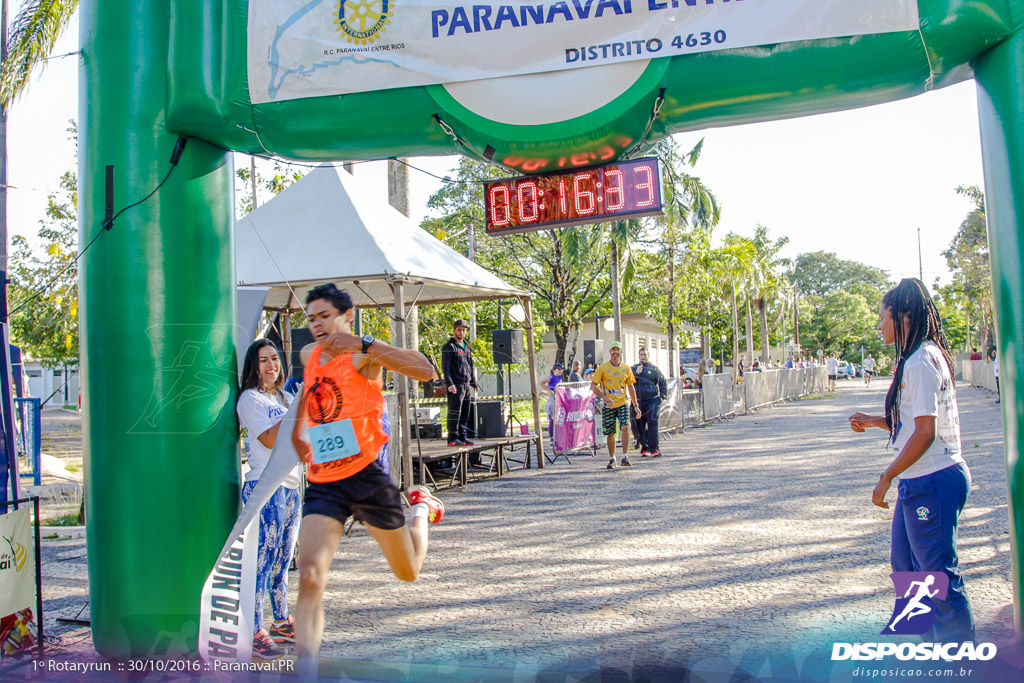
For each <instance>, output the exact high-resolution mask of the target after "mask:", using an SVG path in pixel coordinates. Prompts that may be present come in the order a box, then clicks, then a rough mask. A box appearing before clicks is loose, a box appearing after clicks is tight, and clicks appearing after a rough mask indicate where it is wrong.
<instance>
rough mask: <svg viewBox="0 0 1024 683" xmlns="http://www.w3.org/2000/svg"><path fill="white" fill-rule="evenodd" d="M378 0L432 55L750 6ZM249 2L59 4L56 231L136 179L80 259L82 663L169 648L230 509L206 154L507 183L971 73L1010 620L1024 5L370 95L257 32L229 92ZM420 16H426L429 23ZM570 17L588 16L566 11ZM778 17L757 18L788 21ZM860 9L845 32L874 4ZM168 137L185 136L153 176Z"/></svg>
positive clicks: (683, 44)
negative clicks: (69, 37) (391, 167)
mask: <svg viewBox="0 0 1024 683" xmlns="http://www.w3.org/2000/svg"><path fill="white" fill-rule="evenodd" d="M278 2H279V3H280V4H281V5H294V7H295V8H296V12H297V13H298V12H299V11H301V12H303V13H305V12H313V11H324V12H335V13H336V12H337V7H338V3H337V2H335V1H334V0H330V1H328V0H304V1H300V0H292V1H286V0H278ZM378 2H380V3H381V6H382V7H383V6H385V5H387V6H389V8H390V11H391V15H390V18H391V20H392V23H397V22H398V19H399V14H400V13H401V12H402V11H405V9H403V8H410V9H408V11H409V12H413V11H414V10H416V9H417V7H418V10H419V11H420V12H421V14H420V15H418V16H420V17H421V18H422V22H421V24H420V25H421V26H422V29H421V30H422V31H424V32H425V33H429V32H430V31H431V30H433V32H434V33H437V34H438V37H437V38H436V39H433V37H432V36H430V37H431V38H432V39H433V40H434V41H435V44H436V46H437V49H438V50H443V45H446V44H447V43H445V40H446V39H447V38H448V37H449V32H453V37H455V38H459V39H466V40H470V39H481V38H482V39H485V40H490V39H491V38H492V37H496V36H497V34H498V33H499V31H498V30H497V29H496V25H498V24H500V23H501V22H499V21H498V17H503V19H502V21H503V22H506V23H505V24H504V27H505V28H509V27H512V26H513V24H512V20H513V19H515V26H514V28H515V30H517V31H519V33H516V34H515V36H519V35H526V33H527V32H526V24H527V23H529V22H531V21H532V22H533V23H534V24H539V23H543V22H547V24H548V26H546V27H545V30H554V31H562V30H563V29H564V30H565V31H568V30H569V29H570V28H571V29H572V30H576V29H577V28H579V27H580V26H587V27H589V26H591V25H596V22H597V19H596V14H597V13H598V12H599V11H600V12H603V13H604V14H605V15H607V16H609V17H610V16H613V15H614V16H615V17H620V16H622V17H625V16H626V15H634V16H639V15H640V14H643V13H650V14H653V13H655V12H676V13H682V12H686V11H697V10H698V9H699V10H701V11H708V8H707V7H706V6H707V5H711V6H713V8H717V9H718V10H721V11H723V12H724V11H725V10H730V11H733V12H738V11H740V10H743V11H749V12H755V11H756V10H757V9H758V7H760V6H765V5H766V3H765V2H763V0H733V1H732V3H731V4H730V3H729V2H728V0H725V1H724V2H723V1H719V2H715V1H714V0H700V2H699V3H698V2H697V1H696V0H675V1H674V2H673V1H672V0H664V1H659V0H621V1H616V0H598V1H597V2H593V0H591V1H590V2H585V3H584V2H582V1H580V0H577V1H576V2H571V3H567V2H561V3H552V2H548V3H546V4H541V3H530V6H531V7H533V8H534V10H536V12H535V13H533V14H531V15H530V16H527V14H526V13H527V12H533V11H534V10H527V9H523V8H522V7H521V5H522V3H513V4H512V5H509V7H510V8H511V9H502V8H501V7H500V6H499V5H500V0H499V2H495V3H494V6H493V8H491V10H488V12H490V13H489V14H486V15H484V14H482V13H481V12H483V10H479V11H478V10H476V9H475V8H474V7H469V6H467V7H465V8H460V7H457V6H444V7H442V6H440V5H437V6H436V7H434V8H433V10H431V8H430V7H429V6H426V3H425V1H424V2H420V1H418V0H407V1H406V2H405V3H404V4H398V5H396V4H394V3H387V2H383V0H378ZM818 2H824V0H818ZM257 4H259V5H266V4H267V0H251V1H247V0H147V1H146V2H115V1H111V0H103V1H102V2H101V1H100V0H82V2H81V7H80V9H81V19H80V26H81V53H82V60H81V63H82V67H81V95H80V97H81V101H80V112H79V121H80V125H81V132H80V134H81V140H82V144H81V145H80V150H81V154H80V169H79V170H80V172H79V183H80V185H79V198H80V205H79V208H80V216H81V223H80V226H81V227H80V235H79V239H80V244H88V243H90V242H91V241H92V240H93V239H94V238H96V237H97V233H98V232H100V231H102V230H103V227H102V225H103V222H104V219H105V218H106V217H107V216H108V215H109V214H107V207H108V205H109V204H110V202H109V201H108V194H107V183H106V180H105V179H106V178H107V174H108V170H110V171H112V177H113V183H112V190H113V198H114V200H113V204H112V205H113V206H114V207H120V206H124V205H126V204H129V203H131V202H134V201H136V200H138V199H141V198H142V197H144V196H145V195H147V194H148V193H149V192H150V191H151V190H153V188H155V187H157V186H158V185H160V188H159V190H158V191H157V192H156V193H155V195H154V196H153V197H152V198H151V199H150V200H149V201H147V202H145V203H142V204H141V205H139V206H138V207H136V208H133V209H132V210H131V211H127V212H125V213H124V214H123V215H121V216H119V217H118V218H117V219H116V221H115V222H114V224H113V226H112V229H111V230H109V231H108V232H107V233H106V234H104V235H102V236H100V239H98V240H97V241H96V244H95V245H94V246H93V247H92V248H91V249H90V251H89V253H88V255H87V257H86V258H84V259H83V262H82V264H81V266H80V269H81V270H80V277H81V298H82V306H81V310H82V318H81V339H82V349H81V367H82V376H83V393H84V395H83V405H84V406H85V417H84V434H85V452H86V457H85V463H86V468H85V478H86V492H87V493H86V501H87V504H88V514H87V519H88V535H89V578H90V590H91V612H92V629H93V638H94V643H95V646H96V649H97V650H98V651H99V652H100V653H102V654H104V655H107V656H112V657H137V656H173V655H181V654H187V653H194V651H195V647H196V634H197V628H198V618H197V611H198V610H197V606H198V603H199V600H198V597H199V595H200V591H201V587H202V584H203V581H204V579H205V577H206V574H207V572H208V571H209V570H210V568H211V565H212V563H213V560H214V559H215V558H216V556H217V553H218V551H219V550H220V547H221V544H222V543H223V541H224V539H225V536H226V534H227V532H228V531H229V530H230V528H231V526H232V524H233V522H234V521H235V518H236V515H237V512H238V496H239V473H238V468H237V436H238V435H237V425H236V421H235V415H234V405H235V398H236V396H235V393H236V389H235V382H236V375H235V371H234V370H235V368H236V361H235V352H234V348H235V344H234V340H235V335H236V332H235V328H234V321H235V304H234V301H235V297H234V284H235V282H234V263H233V258H234V244H233V230H232V220H233V218H232V216H233V211H232V207H233V201H232V193H233V173H232V171H233V169H232V164H231V158H230V156H229V151H230V150H240V151H243V152H250V153H271V154H277V155H281V156H285V157H289V158H293V159H307V160H317V159H346V160H354V159H366V158H379V157H386V156H396V155H402V156H412V155H433V154H438V155H440V154H452V153H462V154H467V155H471V156H475V157H478V158H484V159H488V160H493V161H494V162H496V163H500V164H503V165H505V166H507V167H510V168H514V169H517V170H521V171H526V172H531V171H542V170H553V169H556V168H559V167H562V166H567V165H568V166H578V165H586V164H592V163H598V162H600V161H607V160H612V159H618V158H621V157H622V156H623V155H626V154H630V153H633V152H634V151H643V149H644V148H646V147H647V146H649V145H650V144H651V143H653V142H655V141H656V140H657V139H659V138H661V137H663V136H666V135H669V134H671V133H676V132H681V131H687V130H698V129H703V128H707V127H713V126H726V125H734V124H741V123H748V122H754V121H764V120H768V119H781V118H787V117H794V116H801V115H806V114H814V113H819V112H826V111H834V110H839V109H847V108H852V107H860V106H865V105H871V104H875V103H880V102H885V101H889V100H894V99H898V98H903V97H909V96H912V95H916V94H918V93H922V92H925V91H927V90H929V89H932V88H938V87H943V86H946V85H950V84H953V83H956V82H959V81H963V80H966V79H970V78H975V79H976V80H977V82H978V88H979V103H980V104H979V109H980V112H979V116H980V119H981V133H982V145H983V152H984V168H985V185H986V188H985V189H986V198H987V202H988V205H987V215H988V220H989V238H990V241H991V253H992V269H993V278H994V286H993V291H994V294H995V301H996V306H997V316H996V318H997V337H998V344H999V350H1000V359H1001V375H1002V377H1003V391H1004V394H1003V398H1004V400H1003V402H1002V406H1003V411H1004V420H1005V422H1004V423H1005V425H1006V427H1005V429H1006V454H1007V474H1008V481H1009V490H1010V524H1011V544H1012V555H1013V567H1014V574H1013V586H1014V615H1015V620H1016V627H1017V631H1018V634H1020V633H1021V602H1022V597H1021V596H1022V591H1024V575H1022V568H1024V548H1022V546H1021V533H1022V530H1024V460H1022V459H1021V458H1020V455H1021V452H1022V444H1021V443H1020V441H1019V439H1018V434H1019V433H1020V431H1021V428H1022V427H1024V380H1022V377H1021V374H1020V373H1019V370H1018V368H1019V367H1020V364H1021V360H1022V356H1024V346H1022V338H1024V272H1022V270H1021V257H1022V250H1024V242H1022V239H1021V236H1022V234H1024V214H1022V213H1021V212H1022V210H1024V207H1022V206H1021V203H1022V202H1024V186H1022V183H1024V129H1022V127H1021V124H1020V122H1021V121H1022V120H1024V32H1022V25H1024V0H989V1H981V0H920V1H919V2H917V3H916V7H914V4H915V3H913V2H912V1H911V2H907V0H872V2H868V0H864V3H863V6H865V7H866V6H868V5H871V6H873V7H885V6H887V5H889V6H894V7H897V9H898V8H899V7H900V6H906V5H909V6H910V8H912V9H913V10H914V11H915V12H916V15H917V18H916V20H914V24H915V25H913V26H902V27H896V28H893V27H891V26H888V27H886V28H885V29H884V30H879V31H873V30H870V28H869V29H868V30H861V31H859V32H857V34H856V35H853V33H852V32H851V33H849V34H843V33H838V34H835V33H824V34H822V35H824V36H825V37H820V38H818V37H811V38H807V39H802V38H801V39H796V40H793V39H791V38H787V39H786V40H781V41H780V40H777V39H770V40H764V41H761V42H758V41H757V40H753V41H751V40H747V41H746V42H743V43H740V44H738V45H736V46H730V45H729V44H728V43H726V42H725V33H724V31H723V33H722V38H723V41H722V42H723V44H722V46H721V47H722V48H723V49H716V50H710V51H704V52H699V51H697V50H696V49H693V50H691V49H689V48H690V47H693V46H691V45H690V44H689V43H691V42H692V43H694V46H695V45H697V44H699V43H700V42H701V41H702V40H704V39H703V38H702V36H701V33H702V31H696V32H695V35H694V37H692V38H691V37H690V35H689V34H687V35H686V36H680V39H679V43H678V45H676V46H673V45H672V41H671V40H669V39H666V40H664V41H663V42H662V43H661V48H659V49H658V50H655V48H657V47H658V44H657V43H653V42H644V41H632V45H633V46H634V47H635V48H636V49H637V50H643V51H646V52H645V54H644V56H643V59H635V58H634V59H624V60H621V63H614V64H612V63H609V64H604V62H606V61H614V60H603V58H602V59H598V63H599V64H602V65H601V66H598V67H597V68H596V69H575V68H574V67H576V66H582V65H581V64H577V63H575V62H578V61H579V60H581V59H583V58H584V57H587V58H591V57H595V58H596V57H598V55H599V52H601V50H596V49H595V50H590V49H589V47H595V48H600V47H601V46H600V45H597V44H596V43H595V44H593V45H589V46H588V43H585V42H580V41H577V43H578V47H577V43H573V44H572V45H571V46H570V47H567V48H566V49H565V55H564V63H565V68H560V69H555V70H554V71H552V70H551V69H548V70H547V71H546V72H545V73H541V74H536V73H535V74H532V75H531V74H529V73H526V74H510V75H507V76H503V77H500V78H495V79H492V80H490V81H484V82H479V81H478V82H476V83H474V82H472V81H471V82H468V83H450V84H449V83H447V82H446V81H444V80H438V81H436V82H427V83H422V84H418V85H410V86H406V87H398V88H396V87H390V88H387V87H386V86H387V85H388V84H389V83H390V82H391V81H390V80H389V79H386V80H384V81H382V82H380V83H378V84H377V85H375V86H373V87H375V88H377V89H372V88H371V89H369V90H364V91H361V92H344V93H343V94H333V95H320V96H305V95H302V94H301V92H302V91H301V89H300V90H299V91H297V92H299V94H298V95H295V94H292V95H288V96H283V95H282V94H281V93H282V92H283V91H284V90H287V88H289V87H291V86H292V85H295V84H298V85H303V84H304V83H305V80H306V76H307V74H305V73H303V72H302V69H292V70H289V69H288V68H287V64H286V63H285V62H284V61H282V60H280V59H277V57H278V55H277V43H274V45H270V46H265V45H260V46H257V47H256V50H255V52H256V54H257V58H256V61H257V62H260V61H261V59H262V55H264V54H265V56H266V59H262V61H263V63H264V65H267V64H270V65H271V66H272V67H273V68H274V69H277V71H273V70H272V71H273V73H272V74H271V77H270V79H269V82H270V86H269V87H266V88H264V87H262V86H261V87H260V88H259V89H257V88H256V87H255V86H253V88H252V91H250V85H249V84H250V82H256V81H255V80H253V78H254V73H253V72H251V70H250V69H249V67H248V66H247V64H248V62H247V59H250V57H247V55H248V54H249V49H250V46H249V45H248V42H249V38H248V35H249V34H248V32H247V31H248V28H249V22H250V19H251V17H250V16H249V14H250V5H252V6H254V7H255V6H256V5H257ZM790 4H794V5H797V6H799V5H801V0H792V2H791V3H790ZM802 4H803V5H807V4H808V3H807V2H803V3H802ZM811 4H813V3H811ZM826 4H828V3H826ZM831 4H832V5H834V6H836V5H841V4H842V3H838V2H834V1H833V2H832V3H831ZM847 4H848V5H850V6H858V7H860V6H861V5H862V3H861V2H858V3H847ZM513 5H514V7H513ZM413 6H417V7H413ZM563 6H564V7H563ZM776 6H778V5H776ZM538 8H540V9H538ZM442 10H443V11H445V12H447V16H445V15H443V14H434V13H433V12H440V11H442ZM492 10H493V11H492ZM616 10H618V11H616ZM627 10H628V11H627ZM460 11H461V12H462V14H459V12H460ZM584 11H586V12H593V13H594V14H593V15H592V17H587V18H584V17H583V12H584ZM864 11H867V10H864ZM520 12H522V13H523V14H519V13H520ZM545 13H546V14H545ZM385 14H386V13H385ZM890 14H892V13H890ZM897 14H898V12H897ZM510 15H512V18H510ZM573 15H575V20H574V21H573V22H572V23H571V24H570V20H569V19H567V18H566V17H572V16H573ZM538 16H540V17H541V19H540V20H538V19H537V17H538ZM680 16H682V15H681V14H680ZM708 16H714V15H708ZM802 16H804V15H799V14H794V15H792V16H789V17H783V18H782V19H780V20H779V23H783V24H784V23H786V22H787V21H788V22H789V24H790V25H791V26H792V25H796V26H797V27H799V26H800V25H801V21H802V19H801V17H802ZM807 16H810V15H807ZM531 17H532V18H531ZM548 19H551V21H547V20H548ZM860 19H862V20H865V22H866V24H867V25H868V26H869V27H870V26H872V25H874V24H873V22H874V20H875V19H876V17H875V16H874V15H869V16H867V17H861V18H860ZM520 20H522V21H520ZM474 22H475V23H474ZM587 22H591V23H589V24H588V23H587ZM865 22H862V23H865ZM904 22H905V19H904ZM387 23H388V22H387V21H384V20H381V21H379V22H378V25H375V26H376V27H371V28H370V29H368V30H367V31H364V32H363V33H358V32H357V33H356V34H354V35H355V38H353V39H352V41H351V42H350V43H346V44H348V45H351V46H352V47H367V48H368V49H369V48H376V49H378V50H380V49H396V46H394V45H391V46H390V47H388V48H383V47H382V45H384V44H385V43H386V42H387V40H390V39H391V38H390V37H389V36H393V35H395V32H396V31H397V29H395V28H392V27H388V26H387V25H386V24H387ZM340 28H342V27H340V25H339V30H340ZM349 28H351V29H352V30H356V29H357V28H365V26H363V27H355V28H353V27H351V26H350V27H349ZM492 29H493V30H492ZM489 30H490V31H491V33H487V34H486V35H481V36H475V35H469V34H471V33H481V34H483V33H484V32H486V31H489ZM503 30H504V29H503ZM373 31H378V35H376V36H374V35H371V33H372V32H373ZM388 31H390V32H391V33H390V34H389V33H388ZM279 33H281V34H286V33H287V31H285V30H283V29H282V30H280V31H279ZM492 33H493V34H494V35H493V36H492ZM684 33H686V31H684ZM463 34H466V35H465V36H463ZM708 35H709V36H714V38H713V39H711V38H709V39H708V40H717V38H718V35H719V34H718V33H717V32H712V31H710V30H709V31H708ZM784 35H789V34H784ZM350 37H351V36H350ZM374 37H376V38H379V40H377V41H376V42H375V41H374V40H372V38H374ZM275 39H276V38H275ZM626 42H629V41H626ZM765 43H767V44H765ZM623 44H625V43H623ZM711 47H716V46H714V45H712V46H711ZM672 48H674V49H672ZM627 49H633V48H632V47H630V48H627ZM264 50H265V51H266V52H265V53H264V52H261V51H264ZM572 50H576V52H573V51H572ZM614 50H615V48H612V52H613V56H614ZM603 52H605V53H607V52H608V48H604V49H603ZM371 54H372V53H371ZM365 55H366V51H363V56H365ZM348 56H349V57H352V56H353V55H352V54H349V55H348ZM275 60H276V61H275ZM324 61H325V62H327V61H331V60H328V59H326V57H325V60H324ZM470 61H472V60H469V61H467V66H466V67H465V68H466V69H467V72H468V70H469V69H470V68H472V67H471V66H470V65H469V63H470ZM511 61H515V60H511ZM261 73H262V72H261ZM475 73H476V72H475V71H474V72H473V74H475ZM572 74H575V75H572ZM477 77H478V76H476V75H471V76H470V78H477ZM588 78H589V80H587V79H588ZM576 79H581V80H579V81H577V80H576ZM455 80H458V79H455ZM578 82H581V83H583V85H574V83H578ZM338 92H343V91H341V90H339V91H338ZM492 95H493V96H494V97H493V98H492ZM499 95H500V96H499ZM503 98H505V99H503ZM492 99H493V100H494V101H493V102H492V101H491V100H492ZM523 102H525V103H526V105H525V106H520V107H519V109H516V106H514V105H516V104H517V103H518V104H519V105H522V104H523ZM505 110H508V111H512V110H515V111H513V113H511V114H509V115H507V116H506V115H505V114H503V113H502V112H504V111H505ZM495 112H497V113H495ZM179 136H186V137H190V138H193V139H191V140H190V141H189V142H188V145H187V148H186V149H185V152H184V154H183V155H182V156H181V159H180V161H179V162H178V164H177V166H176V168H175V170H174V172H173V173H170V174H169V175H168V173H169V171H170V169H171V165H170V163H169V161H168V160H169V158H170V157H171V155H172V151H173V150H174V148H175V143H176V140H177V139H178V138H179ZM638 147H639V149H637V148H638ZM111 167H112V168H111ZM165 176H166V182H165V183H163V184H162V185H161V181H162V180H164V179H165ZM116 340H120V341H116Z"/></svg>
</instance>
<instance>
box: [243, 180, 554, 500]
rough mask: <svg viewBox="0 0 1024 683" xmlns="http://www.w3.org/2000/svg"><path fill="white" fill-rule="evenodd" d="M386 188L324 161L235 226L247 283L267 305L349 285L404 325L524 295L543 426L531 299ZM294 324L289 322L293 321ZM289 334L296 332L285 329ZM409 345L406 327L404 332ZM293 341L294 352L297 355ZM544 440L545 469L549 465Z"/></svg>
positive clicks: (400, 336)
mask: <svg viewBox="0 0 1024 683" xmlns="http://www.w3.org/2000/svg"><path fill="white" fill-rule="evenodd" d="M380 189H381V188H374V187H372V186H369V185H368V184H367V183H366V182H364V181H362V180H361V179H358V178H356V177H355V176H353V175H351V174H350V173H348V172H347V171H345V170H343V169H341V168H336V167H334V166H331V165H328V164H324V165H321V166H319V167H317V168H316V169H314V170H313V171H312V172H310V173H308V174H307V175H306V176H305V177H303V178H302V179H301V180H299V181H298V182H296V183H295V184H294V185H292V186H291V187H289V188H287V189H286V190H284V191H283V192H281V193H280V194H278V195H277V196H276V197H274V198H273V199H271V200H270V201H269V202H267V203H266V204H264V205H263V206H261V207H259V208H258V209H256V210H255V211H253V212H252V213H250V214H249V215H247V216H246V217H245V218H243V219H242V220H240V221H238V223H237V224H236V228H235V256H236V258H235V263H236V272H237V277H238V285H239V287H243V286H248V287H267V288H269V292H268V293H267V298H266V303H264V307H265V308H272V309H291V308H303V307H304V305H305V301H306V293H307V292H308V291H309V290H310V289H312V288H313V287H315V286H317V285H319V284H323V283H325V282H334V283H335V284H337V285H338V286H339V287H341V288H343V289H345V290H346V291H347V292H348V293H349V295H350V296H351V297H352V301H353V303H354V304H355V305H356V306H357V307H362V308H366V307H379V308H392V307H393V308H394V312H395V313H394V314H395V315H396V316H397V318H398V319H399V320H401V319H404V317H405V309H406V307H407V306H411V305H426V304H442V303H452V302H456V301H479V300H484V299H501V298H509V297H514V298H519V299H522V300H523V301H524V303H525V304H526V310H527V320H526V339H527V347H528V353H529V361H530V377H531V393H532V395H533V420H534V428H535V431H536V434H538V435H539V434H540V433H541V429H540V407H539V403H538V388H537V380H536V363H537V359H536V352H535V349H534V347H533V336H532V333H531V330H532V321H531V320H530V317H531V316H530V309H531V307H530V299H531V298H532V295H530V294H529V293H527V292H523V291H521V290H518V289H513V288H512V287H510V286H509V285H508V284H506V283H505V282H504V281H503V280H502V279H501V278H499V277H497V276H495V275H494V274H492V273H490V272H488V271H487V270H484V269H483V268H481V267H480V266H478V265H477V264H475V263H473V262H472V261H470V260H469V259H467V258H466V257H464V256H463V255H462V254H460V253H458V252H457V251H455V250H453V249H451V248H449V247H448V246H447V245H445V244H444V243H442V242H441V241H440V240H438V239H436V238H435V237H434V236H433V235H430V234H428V233H427V232H426V231H425V230H422V229H421V228H420V227H419V226H418V225H416V224H415V223H413V222H412V221H411V220H409V218H407V217H406V216H405V215H403V214H402V213H401V212H399V211H398V210H397V209H395V208H394V207H392V206H391V205H390V204H389V203H388V201H387V198H386V197H384V196H382V194H383V193H382V192H381V191H380ZM284 324H285V326H286V327H287V316H286V317H285V323H284ZM282 332H283V333H284V336H285V338H286V339H287V338H288V336H289V335H288V333H287V331H286V330H282ZM395 334H396V338H395V339H393V340H392V343H394V344H395V346H399V347H405V345H406V339H405V325H398V326H397V327H396V328H395ZM287 343H288V342H287V341H286V348H285V350H286V352H287V350H288V349H287ZM397 386H398V394H399V417H400V420H401V424H409V384H408V382H398V383H397ZM542 441H543V440H542V439H541V438H540V437H539V436H538V437H537V438H536V443H537V464H538V466H539V467H543V466H544V447H543V444H542ZM401 445H402V479H403V482H404V484H405V486H406V488H408V486H409V485H410V484H411V482H412V451H411V448H410V437H409V430H408V429H401Z"/></svg>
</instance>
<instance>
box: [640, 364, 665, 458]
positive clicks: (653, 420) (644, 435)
mask: <svg viewBox="0 0 1024 683" xmlns="http://www.w3.org/2000/svg"><path fill="white" fill-rule="evenodd" d="M639 357H640V362H639V363H637V364H636V365H634V366H633V376H634V377H636V395H637V398H638V399H639V400H640V417H638V418H637V420H636V426H637V429H636V439H637V441H639V442H640V455H641V456H642V457H645V458H646V457H647V456H648V455H652V456H654V457H655V458H660V457H661V451H660V450H658V446H659V445H660V444H659V442H658V411H659V409H660V408H661V399H663V398H665V397H666V396H667V395H668V383H667V382H666V381H665V376H664V375H662V374H661V370H659V369H658V368H656V367H654V366H653V365H651V364H650V363H648V362H647V349H640V353H639Z"/></svg>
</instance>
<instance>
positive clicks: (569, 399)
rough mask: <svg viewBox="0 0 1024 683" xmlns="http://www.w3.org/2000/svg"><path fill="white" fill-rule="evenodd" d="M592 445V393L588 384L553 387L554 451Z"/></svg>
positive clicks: (560, 451) (558, 451)
mask: <svg viewBox="0 0 1024 683" xmlns="http://www.w3.org/2000/svg"><path fill="white" fill-rule="evenodd" d="M593 445H594V394H593V393H592V392H591V391H590V387H589V386H584V387H578V386H577V387H566V386H565V385H562V384H559V385H558V386H557V387H555V452H556V453H562V452H565V451H570V450H572V449H574V448H580V447H582V446H593Z"/></svg>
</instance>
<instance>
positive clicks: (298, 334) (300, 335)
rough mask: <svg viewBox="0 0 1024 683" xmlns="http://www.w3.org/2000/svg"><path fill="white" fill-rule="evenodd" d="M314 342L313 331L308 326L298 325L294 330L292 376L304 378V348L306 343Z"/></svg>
mask: <svg viewBox="0 0 1024 683" xmlns="http://www.w3.org/2000/svg"><path fill="white" fill-rule="evenodd" d="M312 343H313V333H312V332H310V331H309V328H308V327H297V328H294V329H293V330H292V356H291V375H290V376H291V377H296V378H298V379H299V380H301V379H302V373H303V372H304V368H303V367H302V359H301V357H300V356H301V354H302V349H303V347H305V346H306V344H312Z"/></svg>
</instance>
